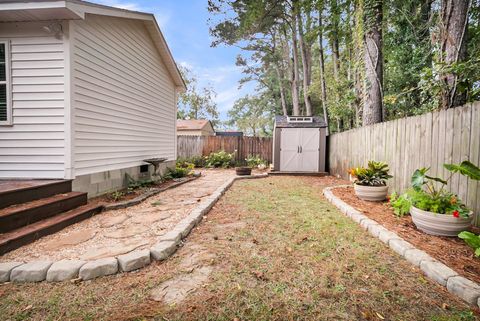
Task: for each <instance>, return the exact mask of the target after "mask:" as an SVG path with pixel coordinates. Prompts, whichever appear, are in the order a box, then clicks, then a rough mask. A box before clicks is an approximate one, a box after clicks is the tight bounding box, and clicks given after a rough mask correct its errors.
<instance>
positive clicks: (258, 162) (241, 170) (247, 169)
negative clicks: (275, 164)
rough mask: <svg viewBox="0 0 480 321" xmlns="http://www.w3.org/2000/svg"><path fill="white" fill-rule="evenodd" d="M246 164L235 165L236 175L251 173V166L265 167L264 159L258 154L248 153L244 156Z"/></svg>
mask: <svg viewBox="0 0 480 321" xmlns="http://www.w3.org/2000/svg"><path fill="white" fill-rule="evenodd" d="M245 163H246V164H247V166H237V167H236V168H235V171H236V173H237V175H251V174H252V169H253V168H260V166H262V167H263V168H265V161H264V160H263V159H262V158H260V156H259V155H250V156H248V157H247V158H245Z"/></svg>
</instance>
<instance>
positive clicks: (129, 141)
mask: <svg viewBox="0 0 480 321" xmlns="http://www.w3.org/2000/svg"><path fill="white" fill-rule="evenodd" d="M70 30H71V33H72V35H73V43H72V44H73V45H72V46H73V48H72V51H73V56H72V63H73V68H72V75H73V79H72V83H73V87H72V95H73V96H72V106H73V107H74V111H73V114H74V121H73V125H72V126H73V132H74V135H73V137H74V146H73V155H74V156H73V159H74V173H75V175H76V176H78V175H86V174H92V173H98V172H104V171H108V170H115V169H121V168H127V167H132V166H138V165H141V164H145V163H143V162H142V160H143V159H146V158H150V157H166V158H168V159H170V160H172V159H174V158H175V121H176V98H175V88H174V84H173V81H172V80H171V78H170V76H169V74H168V72H167V69H166V67H165V65H164V64H163V62H162V61H161V58H160V56H159V54H158V52H157V50H156V48H155V47H154V44H153V43H152V40H151V38H150V35H149V34H148V32H147V30H146V29H145V27H144V25H143V23H142V22H141V21H136V20H129V19H119V18H112V17H104V16H102V17H100V16H95V15H87V18H86V20H81V21H72V22H71V25H70Z"/></svg>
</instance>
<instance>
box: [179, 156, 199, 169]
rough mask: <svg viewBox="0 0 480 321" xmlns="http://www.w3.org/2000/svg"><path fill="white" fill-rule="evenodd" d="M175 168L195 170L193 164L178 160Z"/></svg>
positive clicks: (185, 160)
mask: <svg viewBox="0 0 480 321" xmlns="http://www.w3.org/2000/svg"><path fill="white" fill-rule="evenodd" d="M175 166H176V167H179V168H186V169H190V170H192V169H194V168H195V164H193V163H191V162H189V161H188V160H187V159H178V160H177V163H176V165H175Z"/></svg>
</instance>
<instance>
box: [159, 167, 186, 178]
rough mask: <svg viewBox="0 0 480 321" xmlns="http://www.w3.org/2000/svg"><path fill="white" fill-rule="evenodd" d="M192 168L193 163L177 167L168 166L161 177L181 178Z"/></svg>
mask: <svg viewBox="0 0 480 321" xmlns="http://www.w3.org/2000/svg"><path fill="white" fill-rule="evenodd" d="M192 169H193V164H191V166H190V167H187V168H185V167H178V166H176V167H175V168H169V169H167V172H166V173H165V175H163V179H174V178H182V177H185V176H188V175H189V174H190V172H191V171H192Z"/></svg>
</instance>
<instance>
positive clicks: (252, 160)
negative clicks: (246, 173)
mask: <svg viewBox="0 0 480 321" xmlns="http://www.w3.org/2000/svg"><path fill="white" fill-rule="evenodd" d="M245 162H246V163H247V166H248V167H252V168H253V167H258V166H260V165H266V164H267V162H266V161H265V160H264V159H262V158H261V157H260V155H250V156H248V157H247V158H245Z"/></svg>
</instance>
